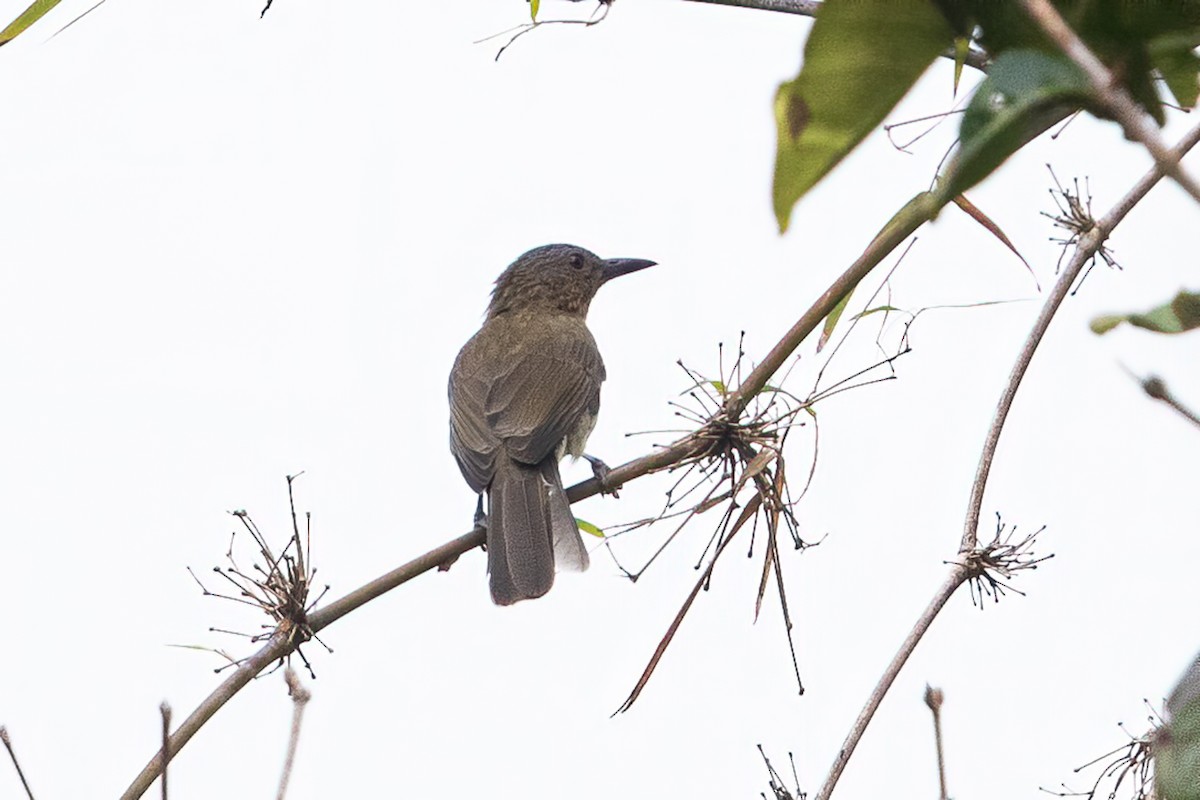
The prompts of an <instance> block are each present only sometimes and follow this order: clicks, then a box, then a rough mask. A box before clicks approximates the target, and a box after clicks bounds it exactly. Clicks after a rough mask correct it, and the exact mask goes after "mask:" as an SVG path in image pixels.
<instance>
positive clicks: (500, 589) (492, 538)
mask: <svg viewBox="0 0 1200 800" xmlns="http://www.w3.org/2000/svg"><path fill="white" fill-rule="evenodd" d="M653 265H654V262H653V261H647V260H645V259H640V258H612V259H602V258H600V257H599V256H597V255H595V254H594V253H591V252H589V251H587V250H585V249H583V248H582V247H575V246H574V245H568V244H548V245H545V246H543V247H537V248H534V249H533V250H530V251H529V252H528V253H525V254H524V255H522V256H521V257H520V258H518V259H517V260H516V261H514V262H513V263H512V264H511V265H510V266H509V267H508V269H506V270H504V272H503V273H502V274H501V275H500V277H499V278H497V279H496V288H495V289H494V290H493V291H492V302H491V303H490V304H489V305H488V310H487V318H486V320H485V321H484V323H483V327H482V328H480V330H479V332H478V333H476V334H475V335H474V336H473V337H471V340H470V341H469V342H467V343H466V345H464V346H463V349H462V350H461V351H460V352H459V354H458V358H457V359H455V361H454V368H453V369H452V370H451V371H450V450H451V452H452V453H454V458H455V459H456V460H457V461H458V467H459V469H460V470H462V474H463V477H464V478H466V480H467V483H468V484H470V486H471V488H472V489H474V490H475V491H476V492H480V493H481V495H480V498H479V506H478V510H477V511H476V521H477V523H482V524H486V526H487V550H488V572H489V574H490V576H491V580H490V584H491V590H492V600H493V601H495V602H496V603H497V604H498V605H503V606H506V605H511V604H512V603H515V602H517V601H519V600H526V599H529V598H533V597H541V596H542V595H544V594H545V593H546V592H548V591H550V587H551V586H552V585H553V584H554V570H555V565H556V564H557V566H558V568H560V569H570V570H583V569H587V565H588V554H587V550H585V549H584V546H583V540H582V539H581V538H580V536H579V528H578V526H577V525H576V523H575V517H574V515H573V514H572V513H571V508H570V505H569V504H568V503H567V498H566V495H565V493H564V492H563V485H562V478H561V477H560V476H559V473H558V462H559V461H560V460H561V459H562V457H563V456H564V455H567V454H570V455H572V456H575V457H577V458H578V457H579V456H582V455H583V454H584V453H583V449H584V445H585V444H586V443H587V439H588V436H589V435H590V434H591V432H592V428H593V427H594V426H595V424H596V415H597V413H599V411H600V384H601V383H602V382H603V381H604V361H603V359H601V357H600V351H599V349H597V347H596V340H595V339H593V338H592V334H591V331H589V330H588V328H587V324H586V322H585V320H586V318H587V312H588V306H589V305H590V304H591V302H592V298H593V297H595V295H596V291H597V290H598V289H599V288H600V287H601V286H603V285H604V284H605V283H606V282H608V281H610V280H612V279H613V278H616V277H618V276H621V275H626V274H628V273H630V272H635V271H637V270H640V269H645V268H646V267H650V266H653ZM589 460H591V459H589ZM597 464H599V462H598V461H595V460H593V465H594V466H595V465H597ZM600 469H601V470H603V465H602V464H601V465H600ZM485 491H486V492H487V496H488V508H487V516H486V517H484V515H483V497H482V493H483V492H485ZM485 520H486V521H485Z"/></svg>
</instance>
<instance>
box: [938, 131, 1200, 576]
mask: <svg viewBox="0 0 1200 800" xmlns="http://www.w3.org/2000/svg"><path fill="white" fill-rule="evenodd" d="M1198 141H1200V125H1197V126H1195V127H1193V128H1192V129H1191V130H1190V131H1188V132H1187V134H1186V135H1185V136H1184V137H1183V138H1182V139H1180V140H1179V143H1178V144H1177V145H1175V147H1174V148H1173V149H1172V150H1171V155H1172V160H1173V161H1174V163H1176V164H1178V163H1179V159H1180V158H1182V157H1183V156H1184V154H1186V153H1187V152H1188V151H1189V150H1191V149H1192V148H1193V147H1195V145H1196V143H1197V142H1198ZM1162 177H1163V169H1162V166H1161V165H1160V164H1158V163H1157V162H1156V163H1155V166H1154V168H1153V169H1151V170H1150V171H1149V172H1147V173H1146V174H1145V175H1144V176H1142V179H1141V180H1139V181H1138V182H1137V183H1136V184H1135V185H1134V187H1133V188H1132V189H1130V190H1129V192H1128V193H1127V194H1126V195H1125V196H1124V197H1122V198H1121V200H1120V201H1119V202H1118V203H1117V204H1116V205H1115V206H1113V207H1112V209H1110V210H1109V212H1108V213H1107V214H1105V215H1104V217H1103V218H1101V219H1100V220H1098V221H1097V222H1096V225H1095V227H1093V228H1092V229H1091V230H1090V231H1088V232H1087V233H1086V234H1084V235H1083V236H1082V237H1080V240H1079V246H1078V247H1076V248H1075V252H1074V253H1073V254H1072V256H1071V260H1070V262H1068V264H1067V266H1066V268H1065V269H1064V270H1063V271H1062V274H1061V275H1060V276H1059V278H1058V281H1057V282H1056V283H1055V284H1054V286H1053V287H1052V288H1051V290H1050V294H1049V295H1048V296H1047V297H1046V302H1045V303H1044V304H1043V305H1042V310H1041V313H1039V314H1038V318H1037V321H1036V322H1035V323H1034V325H1033V329H1032V330H1031V331H1029V335H1028V336H1026V337H1025V344H1024V345H1022V346H1021V352H1020V354H1019V355H1018V356H1017V361H1016V363H1015V364H1013V368H1012V372H1011V373H1009V376H1008V382H1007V383H1006V384H1005V386H1004V391H1003V392H1002V393H1001V394H1000V402H999V403H997V404H996V413H995V414H994V415H993V417H992V424H991V425H990V426H989V427H988V432H987V437H986V439H985V440H984V443H983V450H982V452H981V453H980V454H979V466H978V467H977V468H976V470H975V480H974V481H973V482H972V483H971V496H970V499H969V500H968V501H967V516H966V518H965V520H964V521H963V532H962V539H961V541H960V544H959V548H958V549H959V552H967V551H969V550H974V549H975V546H976V543H977V541H978V538H979V515H980V513H981V511H982V508H983V492H984V489H985V488H986V487H987V479H988V474H989V473H990V472H991V469H992V459H993V458H994V457H995V455H996V447H997V446H998V445H999V444H1000V433H1001V431H1002V430H1003V429H1004V421H1005V420H1006V419H1008V412H1009V409H1011V408H1012V403H1013V400H1014V399H1016V396H1017V388H1018V387H1019V386H1020V385H1021V379H1022V378H1024V377H1025V371H1026V370H1027V369H1029V363H1030V362H1031V361H1032V360H1033V354H1034V351H1036V350H1037V347H1038V345H1039V344H1040V343H1041V341H1042V337H1043V336H1045V335H1046V330H1047V328H1049V327H1050V321H1051V320H1052V319H1054V315H1055V314H1056V313H1057V312H1058V309H1059V306H1061V305H1062V302H1063V300H1064V299H1066V297H1067V294H1068V293H1070V291H1071V286H1072V285H1073V284H1074V283H1075V279H1076V278H1077V277H1078V276H1079V273H1080V272H1081V271H1082V270H1083V268H1084V267H1085V266H1086V265H1087V263H1088V262H1089V261H1091V260H1092V259H1093V258H1095V257H1096V254H1097V253H1098V252H1099V250H1100V248H1101V247H1102V246H1103V245H1104V242H1105V240H1107V239H1108V237H1109V236H1110V235H1111V234H1112V232H1113V229H1114V228H1116V227H1117V225H1118V224H1120V222H1121V220H1123V219H1125V216H1126V215H1127V214H1128V213H1129V212H1130V211H1132V210H1133V208H1134V206H1136V205H1137V204H1138V203H1139V202H1140V201H1141V199H1142V198H1143V197H1145V196H1146V193H1147V192H1149V191H1150V190H1151V189H1152V188H1154V185H1155V184H1156V183H1158V182H1159V181H1160V180H1161V179H1162Z"/></svg>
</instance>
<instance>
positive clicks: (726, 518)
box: [609, 346, 815, 711]
mask: <svg viewBox="0 0 1200 800" xmlns="http://www.w3.org/2000/svg"><path fill="white" fill-rule="evenodd" d="M722 352H723V350H722ZM743 357H744V353H743V351H742V350H741V347H740V346H739V348H738V354H737V358H736V359H735V361H734V363H733V364H732V365H731V366H730V367H729V369H728V371H726V369H725V367H724V365H723V364H722V366H721V367H720V369H719V375H720V377H719V378H717V379H710V378H705V377H704V376H702V375H700V374H699V373H697V372H695V371H693V370H691V369H688V368H687V367H685V366H683V365H682V364H680V367H681V368H682V369H683V370H684V372H685V373H686V374H687V375H688V377H689V379H690V380H691V381H692V385H691V386H690V387H689V389H688V390H686V391H685V392H684V395H685V396H686V397H687V398H689V399H690V401H691V403H690V404H684V403H673V404H672V405H674V406H675V409H676V414H677V416H679V417H681V418H683V419H685V420H687V421H688V422H689V423H691V424H693V425H696V426H698V427H697V428H696V429H695V430H694V432H693V433H691V434H689V438H690V439H692V440H693V441H694V443H695V447H694V448H693V451H692V452H693V454H692V455H691V456H690V457H688V458H686V459H685V460H683V461H682V462H680V463H679V464H677V465H675V466H674V467H672V468H671V470H670V471H672V472H675V471H680V470H682V475H680V477H679V478H678V479H677V480H676V481H675V482H674V483H673V484H672V486H671V487H670V488H669V489H668V490H667V492H666V502H665V503H664V505H663V508H662V510H661V512H660V513H659V514H658V515H656V516H654V517H650V518H646V519H642V520H638V521H636V522H632V523H628V524H626V525H622V526H618V528H617V530H616V532H614V533H613V534H611V535H610V536H609V539H610V540H611V539H613V538H616V537H618V536H620V535H622V534H624V533H628V532H629V531H632V530H635V529H638V528H643V527H646V526H648V525H650V524H652V523H654V522H659V521H661V520H664V519H672V518H674V519H679V523H678V524H677V525H676V526H675V528H674V530H673V531H672V532H671V533H670V535H669V536H668V537H667V539H666V540H665V541H664V542H663V543H662V545H660V546H659V548H658V549H657V550H656V551H655V553H654V554H653V555H652V556H651V557H650V558H649V559H648V560H647V562H646V563H645V564H643V565H642V566H641V567H640V568H639V569H638V570H637V571H630V570H628V569H626V568H624V567H621V569H622V570H623V571H624V572H625V575H626V576H627V577H628V578H629V579H630V580H634V581H636V580H637V579H638V578H639V577H641V575H642V574H643V573H644V572H645V570H646V569H647V568H648V567H649V566H650V564H651V563H653V562H654V561H655V559H657V558H658V556H659V555H660V554H661V553H662V552H663V551H664V550H665V549H666V547H667V546H668V545H669V544H670V543H671V542H672V541H673V540H674V539H675V537H676V536H677V535H678V534H679V532H680V531H681V530H682V529H683V527H684V526H685V525H687V523H688V522H690V521H691V520H692V519H694V518H695V517H697V516H699V515H701V514H704V513H706V512H708V511H711V510H712V509H715V508H721V509H722V513H721V514H720V517H719V518H718V519H717V522H716V524H715V525H714V526H713V530H712V533H711V535H710V536H709V538H708V541H707V544H706V545H705V547H704V549H703V551H702V553H701V555H700V557H699V559H698V560H697V563H696V569H697V570H702V574H701V576H700V578H699V579H698V580H697V582H696V585H695V587H694V588H693V589H692V592H691V594H690V595H689V596H688V598H687V600H685V601H684V603H683V606H682V607H681V608H680V609H679V612H678V613H677V614H676V616H675V619H674V621H673V622H672V623H671V625H670V627H669V628H668V630H667V633H666V635H665V636H664V637H663V639H662V640H661V641H660V642H659V645H658V648H657V650H656V651H655V653H654V656H653V657H652V658H651V660H650V663H649V665H648V666H647V667H646V670H645V671H644V672H643V674H642V676H641V678H640V679H639V680H638V683H637V685H636V687H635V688H634V690H633V692H632V693H631V694H630V696H629V698H628V699H627V700H626V701H625V703H624V704H623V705H622V706H621V708H620V709H619V710H620V711H625V710H627V709H628V708H629V707H630V706H631V705H632V704H633V702H634V700H636V699H637V696H638V695H639V694H640V693H641V690H642V688H643V687H644V686H645V684H646V682H647V681H648V680H649V678H650V675H651V674H652V673H653V671H654V669H655V667H656V666H657V663H658V660H659V659H660V658H661V657H662V655H663V653H664V652H665V651H666V648H667V645H668V644H670V642H671V640H672V638H673V637H674V635H675V631H676V630H677V629H678V627H679V624H680V623H681V622H682V621H683V617H684V616H686V614H687V612H688V610H689V609H690V608H691V605H692V602H693V601H694V600H695V599H696V597H697V595H698V594H699V592H700V590H701V589H707V588H708V586H709V584H710V582H711V580H712V574H713V568H714V567H715V566H716V562H717V559H719V558H720V557H721V555H722V553H724V551H725V549H726V548H727V547H728V546H729V544H730V542H731V541H732V540H733V538H734V537H735V536H737V534H738V533H739V532H740V531H741V530H742V529H743V528H746V527H749V528H750V530H751V539H750V544H749V547H748V553H747V555H750V556H752V555H753V553H754V545H755V544H756V542H757V540H758V537H759V533H760V528H761V529H765V542H766V543H765V546H764V554H763V567H762V577H761V580H760V581H759V585H758V594H757V597H756V601H755V618H757V616H758V612H759V611H760V610H761V607H762V600H763V597H764V596H765V594H766V590H767V585H768V582H769V580H770V576H771V575H774V576H775V582H776V586H777V588H778V592H779V602H780V608H781V610H782V612H783V620H784V625H785V630H786V633H787V637H788V645H789V649H790V650H791V655H792V665H793V669H794V670H795V672H796V681H797V684H798V686H799V689H800V692H801V693H803V691H804V687H803V684H802V682H801V680H800V674H799V668H798V666H797V664H796V655H795V648H794V645H793V643H792V622H791V617H790V614H789V612H788V604H787V594H786V591H785V589H784V584H783V573H782V571H781V569H780V566H779V548H778V540H779V536H780V534H781V532H782V531H784V530H786V531H787V534H788V536H789V537H790V538H791V541H792V544H793V547H794V548H795V549H797V550H803V549H805V548H807V547H810V546H811V545H812V544H813V543H811V542H807V541H805V540H804V539H803V537H802V536H801V534H800V527H799V523H798V522H797V520H796V516H795V514H794V511H793V508H794V506H795V504H796V502H797V501H798V500H799V499H800V497H802V496H803V490H801V491H800V493H799V495H798V496H793V494H792V491H791V489H790V488H789V485H788V481H787V471H786V467H785V464H786V461H785V458H784V445H785V444H786V442H787V439H788V435H789V433H790V432H791V431H792V430H793V429H794V428H795V427H797V426H798V425H799V424H800V422H799V420H798V417H799V416H800V414H801V413H802V412H804V411H806V410H807V409H808V407H809V404H808V403H806V402H805V401H802V400H800V399H799V398H797V397H795V396H793V395H792V394H790V393H788V392H786V391H784V390H782V389H779V388H775V387H766V388H764V389H763V390H762V391H760V392H758V393H757V394H756V395H755V396H754V398H753V399H752V400H751V402H750V403H749V404H748V405H747V406H746V408H745V410H744V411H741V412H740V413H737V414H735V413H732V412H731V411H730V410H729V404H728V403H727V402H726V399H727V398H728V396H729V387H730V386H731V385H737V384H740V382H741V377H742V376H741V365H742V359H743ZM813 465H814V466H815V447H814V461H813ZM811 478H812V469H810V470H809V471H808V480H811ZM805 488H807V482H806V486H805Z"/></svg>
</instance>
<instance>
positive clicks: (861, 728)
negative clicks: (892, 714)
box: [816, 564, 970, 800]
mask: <svg viewBox="0 0 1200 800" xmlns="http://www.w3.org/2000/svg"><path fill="white" fill-rule="evenodd" d="M969 577H970V572H969V571H968V570H967V568H966V567H964V566H962V565H961V564H955V565H954V566H953V567H952V568H951V570H950V574H949V575H948V576H946V580H945V582H943V583H942V585H941V586H940V587H939V588H938V590H937V593H936V594H935V595H934V596H933V599H932V600H930V601H929V605H928V606H926V607H925V610H924V611H922V612H921V616H920V617H919V618H918V619H917V622H916V624H915V625H913V627H912V630H910V631H909V632H908V636H906V637H905V638H904V642H903V643H902V644H901V645H900V649H899V651H897V653H896V655H895V656H893V657H892V662H891V663H890V664H888V665H887V669H885V670H884V671H883V675H882V676H880V678H879V682H878V683H876V684H875V688H874V689H873V690H872V691H871V694H870V696H869V697H867V703H866V705H864V706H863V709H862V711H860V712H858V718H857V719H856V720H854V724H853V725H852V726H850V732H849V733H848V734H846V741H845V742H843V743H842V749H841V750H839V751H838V754H837V756H836V757H835V758H834V760H833V766H831V767H830V768H829V775H827V776H826V778H825V783H824V785H822V786H821V791H819V792H818V793H817V797H816V800H829V796H830V795H831V794H833V789H834V787H835V786H837V782H838V779H839V778H841V777H842V770H843V769H845V768H846V762H848V761H849V760H850V756H851V755H852V754H853V753H854V749H855V748H856V747H858V742H859V740H860V739H862V735H863V733H864V732H865V731H866V730H867V726H868V725H870V724H871V718H872V717H874V716H875V712H876V711H877V710H878V709H879V704H880V703H882V702H883V697H884V695H886V694H887V692H888V689H890V688H892V683H894V682H895V680H896V676H898V675H899V674H900V670H901V669H902V668H903V667H904V662H906V661H908V657H909V656H910V655H912V652H913V650H915V649H916V648H917V643H918V642H919V641H921V637H922V636H924V635H925V631H927V630H929V626H930V625H932V624H933V620H934V618H936V617H937V615H938V613H939V612H940V611H941V610H942V607H943V606H945V605H946V601H947V600H949V599H950V596H951V595H953V594H954V593H955V592H956V591H957V590H958V587H959V586H961V585H962V584H963V582H964V581H965V580H967V578H969Z"/></svg>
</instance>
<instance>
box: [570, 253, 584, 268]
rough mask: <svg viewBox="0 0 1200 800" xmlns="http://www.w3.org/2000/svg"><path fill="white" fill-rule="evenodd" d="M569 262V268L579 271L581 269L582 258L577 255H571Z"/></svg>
mask: <svg viewBox="0 0 1200 800" xmlns="http://www.w3.org/2000/svg"><path fill="white" fill-rule="evenodd" d="M569 261H570V262H571V266H572V267H574V268H575V269H580V268H581V267H583V256H581V255H580V254H579V253H571V257H570V259H569Z"/></svg>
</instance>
